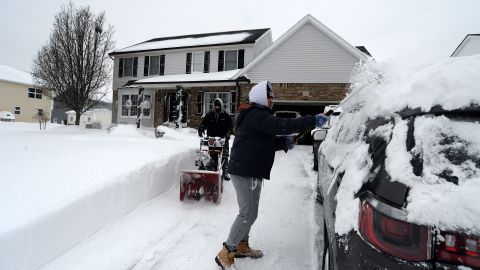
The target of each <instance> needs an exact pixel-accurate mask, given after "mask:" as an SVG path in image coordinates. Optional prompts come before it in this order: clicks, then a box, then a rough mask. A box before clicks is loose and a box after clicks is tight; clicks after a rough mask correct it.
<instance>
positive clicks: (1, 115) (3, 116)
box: [0, 111, 15, 122]
mask: <svg viewBox="0 0 480 270" xmlns="http://www.w3.org/2000/svg"><path fill="white" fill-rule="evenodd" d="M0 121H1V122H15V115H14V114H13V113H11V112H7V111H1V112H0Z"/></svg>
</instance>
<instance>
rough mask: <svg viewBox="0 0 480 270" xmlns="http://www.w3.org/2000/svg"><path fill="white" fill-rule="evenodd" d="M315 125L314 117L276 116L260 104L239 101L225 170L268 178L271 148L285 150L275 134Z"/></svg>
mask: <svg viewBox="0 0 480 270" xmlns="http://www.w3.org/2000/svg"><path fill="white" fill-rule="evenodd" d="M314 127H315V117H313V116H304V117H299V118H295V119H293V118H279V117H275V116H273V115H272V111H271V110H270V109H269V108H268V107H267V106H263V105H258V104H255V103H253V104H242V105H241V107H240V108H239V113H238V115H237V119H236V131H235V139H234V140H233V145H232V148H231V150H230V163H229V166H228V173H230V174H234V175H240V176H244V177H258V178H264V179H270V171H271V169H272V165H273V160H274V158H275V151H278V150H285V151H287V146H286V143H285V138H283V137H276V136H275V135H276V134H291V133H296V132H299V133H301V132H305V131H307V130H309V129H312V128H314Z"/></svg>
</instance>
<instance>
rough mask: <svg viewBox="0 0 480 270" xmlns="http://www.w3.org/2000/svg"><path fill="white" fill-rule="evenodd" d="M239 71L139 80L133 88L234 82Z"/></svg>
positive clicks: (134, 83)
mask: <svg viewBox="0 0 480 270" xmlns="http://www.w3.org/2000/svg"><path fill="white" fill-rule="evenodd" d="M238 71H239V69H234V70H229V71H221V72H211V73H201V72H195V73H191V74H178V75H166V76H156V77H152V78H147V79H142V80H138V81H136V82H133V83H132V86H138V85H144V84H162V83H186V82H189V83H196V82H220V81H232V80H233V79H232V77H233V75H235V74H237V73H238Z"/></svg>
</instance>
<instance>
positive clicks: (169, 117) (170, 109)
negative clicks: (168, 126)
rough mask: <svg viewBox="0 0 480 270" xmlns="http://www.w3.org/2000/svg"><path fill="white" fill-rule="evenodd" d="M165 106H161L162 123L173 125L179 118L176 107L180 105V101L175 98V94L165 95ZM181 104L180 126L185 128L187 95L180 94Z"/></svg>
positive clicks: (178, 111)
mask: <svg viewBox="0 0 480 270" xmlns="http://www.w3.org/2000/svg"><path fill="white" fill-rule="evenodd" d="M164 100H165V104H164V105H165V106H163V108H164V110H163V122H169V123H173V122H175V121H177V119H178V117H179V116H180V110H179V108H178V105H179V103H180V99H179V98H177V94H176V93H168V94H165V98H164ZM181 100H182V103H183V106H182V108H181V115H182V121H181V122H182V126H183V127H186V126H187V104H188V103H187V95H186V94H182V98H181Z"/></svg>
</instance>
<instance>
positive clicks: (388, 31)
mask: <svg viewBox="0 0 480 270" xmlns="http://www.w3.org/2000/svg"><path fill="white" fill-rule="evenodd" d="M73 2H74V3H75V4H76V5H89V6H90V7H91V8H92V9H93V11H94V12H95V13H98V12H100V11H105V13H106V19H107V23H108V24H110V25H112V26H113V27H114V29H115V34H114V40H115V41H116V49H120V48H124V47H127V46H130V45H133V44H136V43H139V42H142V41H145V40H148V39H151V38H157V37H166V36H176V35H187V34H198V33H208V32H220V31H232V30H243V29H255V28H271V29H272V35H273V39H274V41H275V40H276V39H277V38H279V37H280V36H281V35H282V34H283V33H285V32H286V31H287V30H288V29H289V28H290V27H292V26H293V25H294V24H295V23H297V22H298V21H299V20H300V19H301V18H303V17H304V16H305V15H306V14H311V15H313V16H314V17H315V18H316V19H317V20H319V21H320V22H322V23H323V24H325V25H326V26H327V27H329V28H330V29H331V30H333V31H334V32H335V33H337V34H338V35H340V36H341V37H342V38H344V39H345V40H346V41H347V42H349V43H350V44H352V45H354V46H358V45H364V46H365V47H366V48H367V49H368V50H369V51H370V53H371V54H372V55H373V56H374V57H375V59H377V60H383V59H386V58H394V59H398V60H399V61H406V62H409V63H413V64H418V63H423V62H426V61H431V60H434V59H438V58H442V57H449V56H450V55H451V54H452V53H453V51H454V50H455V48H456V47H457V46H458V44H459V43H460V42H461V41H462V40H463V38H464V37H465V36H466V35H467V34H480V13H479V12H480V1H478V0H361V1H360V0H330V1H326V0H242V1H229V0H203V1H201V0H173V1H161V0H156V1H155V0H136V1H125V0H81V1H73ZM65 3H68V1H67V0H42V1H39V0H2V3H1V4H0V25H1V27H0V44H1V50H0V65H7V66H11V67H14V68H17V69H21V70H25V71H31V66H32V62H33V58H34V57H35V55H36V54H37V51H38V50H39V49H40V47H41V46H42V44H45V43H46V42H47V41H48V38H49V34H50V31H51V29H52V26H53V19H54V16H55V14H57V13H58V12H59V11H60V7H61V6H62V5H63V4H65Z"/></svg>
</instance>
